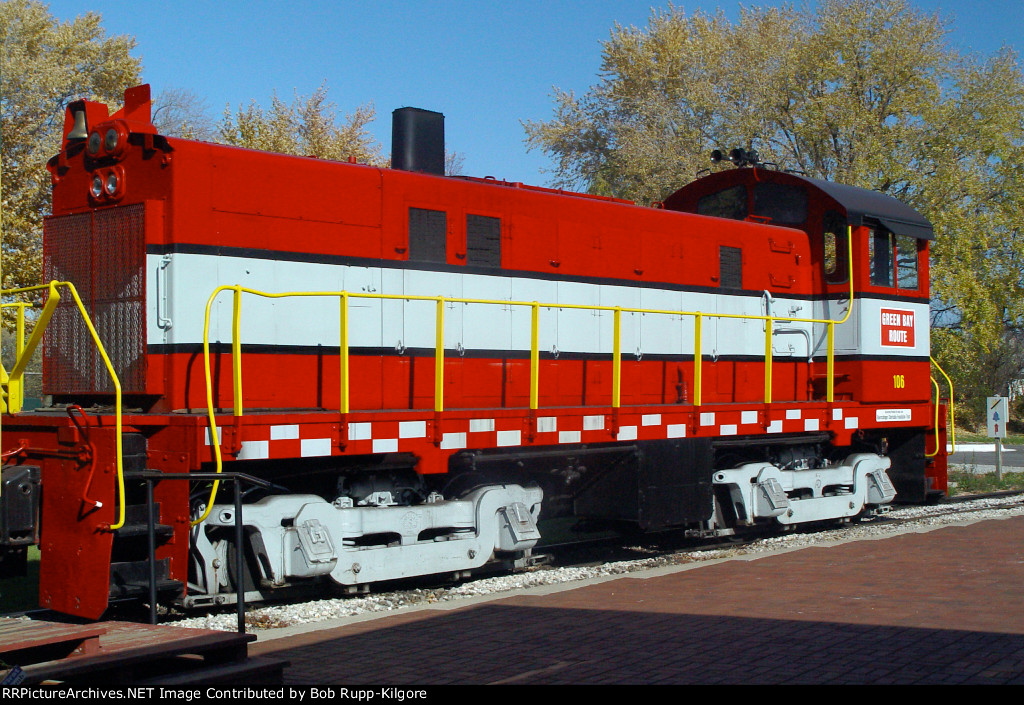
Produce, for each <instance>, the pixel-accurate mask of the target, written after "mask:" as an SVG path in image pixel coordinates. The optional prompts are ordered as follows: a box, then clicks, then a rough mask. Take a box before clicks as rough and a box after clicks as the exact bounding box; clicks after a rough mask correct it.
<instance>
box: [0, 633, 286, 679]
mask: <svg viewBox="0 0 1024 705" xmlns="http://www.w3.org/2000/svg"><path fill="white" fill-rule="evenodd" d="M255 640H256V636H255V635H253V634H238V633H235V632H220V631H210V630H206V629H184V628H181V627H171V626H162V625H150V624H135V623H132V622H100V623H97V624H84V625H83V624H63V623H59V622H43V621H36V620H30V619H11V618H0V662H2V663H3V666H2V668H0V680H3V678H4V677H5V676H6V675H7V673H8V672H9V668H10V667H14V666H18V667H20V668H21V669H22V671H24V675H25V680H24V681H22V684H23V685H31V684H38V683H50V682H52V683H67V684H72V685H79V684H81V685H89V684H103V685H113V684H124V685H173V684H179V683H180V684H185V683H188V684H200V683H201V684H232V683H239V684H242V683H244V684H246V685H253V684H257V685H273V684H278V683H281V681H282V678H283V673H284V667H285V666H286V665H287V662H286V661H282V660H280V659H276V658H266V657H262V658H249V655H248V644H249V642H251V641H255Z"/></svg>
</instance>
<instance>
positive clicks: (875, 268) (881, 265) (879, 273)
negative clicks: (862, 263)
mask: <svg viewBox="0 0 1024 705" xmlns="http://www.w3.org/2000/svg"><path fill="white" fill-rule="evenodd" d="M894 244H895V243H894V242H893V237H892V233H890V232H889V231H887V230H882V229H881V228H872V229H871V235H870V237H869V239H868V259H869V260H870V261H871V283H872V285H874V286H895V285H896V282H895V281H894V278H895V277H894V276H893V275H894V272H893V266H892V262H893V259H892V255H893V249H894V248H893V246H894Z"/></svg>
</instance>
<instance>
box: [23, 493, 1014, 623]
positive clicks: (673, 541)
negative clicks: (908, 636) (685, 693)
mask: <svg viewBox="0 0 1024 705" xmlns="http://www.w3.org/2000/svg"><path fill="white" fill-rule="evenodd" d="M1015 509H1019V510H1021V511H1022V512H1024V492H1019V491H1011V492H991V493H986V494H979V495H969V496H963V497H954V498H951V499H949V500H946V501H943V502H942V503H940V504H935V505H926V506H918V507H900V508H897V509H894V510H892V511H890V512H888V513H885V514H880V515H876V516H874V517H871V518H869V519H864V520H862V521H859V522H851V523H849V524H832V525H825V526H818V527H801V528H800V529H797V530H794V531H790V532H785V533H781V532H775V533H772V534H761V535H750V536H744V537H741V538H736V537H728V538H725V537H720V538H716V539H698V538H694V537H692V536H686V534H685V532H682V531H666V532H659V533H653V534H634V535H631V536H626V537H623V536H616V537H613V536H609V535H599V536H597V537H595V538H588V537H586V536H581V537H580V538H578V539H572V540H564V541H559V542H557V543H552V544H548V545H544V546H541V547H540V548H539V549H538V551H537V552H538V554H540V556H541V557H542V559H541V560H539V561H538V564H537V565H535V566H534V567H533V568H531V569H530V570H527V571H525V572H523V573H516V574H489V575H488V574H483V575H476V574H475V575H474V577H472V578H470V579H468V580H465V581H462V582H458V583H452V582H449V581H443V580H436V579H435V580H433V581H431V580H429V579H426V578H420V579H416V580H410V581H406V582H404V583H401V584H397V583H396V584H394V585H391V586H389V589H388V590H387V591H381V592H374V593H371V594H369V595H363V596H359V597H340V598H336V599H317V600H314V601H305V602H303V601H295V602H279V603H271V604H251V605H249V606H247V623H248V625H249V627H251V628H270V629H272V628H274V627H279V626H288V625H291V624H297V623H301V622H306V621H324V620H326V619H332V618H337V617H346V616H354V615H356V614H361V613H366V612H383V611H388V610H393V609H399V608H403V607H410V606H416V605H422V604H424V603H427V604H429V603H436V602H443V601H449V600H457V599H463V598H464V597H466V596H470V595H482V594H489V593H502V592H507V591H508V590H514V589H519V588H523V587H531V586H534V585H540V584H553V583H560V582H572V581H575V580H581V579H587V578H588V577H601V576H608V575H612V576H614V575H620V574H627V573H629V572H634V571H637V570H644V569H649V568H653V567H658V566H667V565H674V564H676V565H677V564H685V563H695V562H700V561H703V560H708V559H712V558H728V557H731V556H735V555H742V554H749V553H756V552H767V551H772V550H777V549H779V548H789V547H794V548H795V547H801V546H805V545H813V544H816V543H825V542H829V541H834V540H840V539H856V538H857V537H858V534H863V535H869V534H887V533H895V532H896V531H898V530H900V527H902V526H905V525H910V524H913V523H914V522H918V523H922V524H933V523H935V522H936V521H941V520H943V519H944V518H949V517H956V516H963V517H965V518H968V517H970V516H976V515H977V514H978V513H980V512H985V511H1003V510H1005V511H1013V510H1015ZM862 537H863V536H862ZM125 609H126V608H125V607H123V606H122V607H119V608H118V609H115V610H114V611H113V614H114V615H115V616H116V618H119V619H125V618H126V617H125V614H126V612H125ZM304 612H305V613H306V614H303V613H304ZM19 615H26V616H29V617H32V618H36V619H54V620H58V621H59V620H62V619H66V618H63V617H61V616H60V615H56V614H54V613H52V612H49V611H46V610H33V611H29V612H22V613H18V615H6V616H19ZM310 615H312V617H311V616H310ZM138 619H139V621H144V619H145V617H144V616H142V613H141V612H140V614H139V617H138ZM235 619H236V617H235V614H234V610H233V608H232V607H228V608H225V609H224V610H222V611H210V612H207V613H205V615H203V616H197V615H196V614H195V613H189V614H187V615H186V614H182V613H179V612H176V611H172V612H171V613H170V614H165V615H164V616H162V618H161V620H162V622H163V621H164V620H166V623H169V624H176V625H180V626H195V627H205V628H223V629H234V628H235V626H236V622H235Z"/></svg>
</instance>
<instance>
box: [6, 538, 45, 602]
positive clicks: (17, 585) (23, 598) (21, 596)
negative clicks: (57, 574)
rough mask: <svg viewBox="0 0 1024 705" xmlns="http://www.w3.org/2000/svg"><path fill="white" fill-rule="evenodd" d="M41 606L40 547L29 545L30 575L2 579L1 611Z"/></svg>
mask: <svg viewBox="0 0 1024 705" xmlns="http://www.w3.org/2000/svg"><path fill="white" fill-rule="evenodd" d="M37 607H39V548H38V547H36V546H29V549H28V575H26V576H25V577H24V578H5V579H3V580H0V613H7V612H21V611H22V610H34V609H36V608H37Z"/></svg>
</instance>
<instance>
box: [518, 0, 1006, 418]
mask: <svg viewBox="0 0 1024 705" xmlns="http://www.w3.org/2000/svg"><path fill="white" fill-rule="evenodd" d="M946 35H947V29H946V26H945V24H944V22H943V20H942V18H941V17H940V16H938V15H937V14H928V13H924V12H920V11H918V10H916V9H914V8H913V7H912V6H911V5H910V3H908V2H907V1H906V0H822V1H821V2H818V3H816V4H815V5H814V6H807V5H805V6H803V7H802V8H800V9H794V8H793V7H791V6H784V7H779V8H762V7H750V8H742V9H741V11H740V17H739V20H738V21H737V22H735V23H733V22H730V21H729V20H727V19H726V17H725V15H724V14H723V13H721V12H718V13H717V14H713V15H711V14H705V13H701V12H697V13H696V14H693V15H687V14H686V13H685V12H683V10H682V9H679V8H676V7H673V6H669V8H668V9H667V10H664V11H654V12H653V13H652V16H651V18H650V22H649V25H648V26H647V27H646V28H636V27H621V26H616V27H615V28H614V29H613V31H612V33H611V37H610V38H609V39H608V40H607V41H605V42H604V43H603V48H604V49H603V61H602V65H601V67H600V73H599V80H598V82H597V84H596V85H595V86H593V87H592V88H591V89H590V90H589V91H588V92H587V93H586V94H585V95H583V96H579V97H577V96H575V95H573V94H571V93H567V92H564V91H558V92H556V95H555V101H556V104H555V115H554V118H553V119H552V120H550V121H547V122H528V123H526V124H525V128H526V134H527V145H528V146H529V147H531V148H534V149H541V150H543V151H545V152H547V153H548V154H549V155H550V156H551V157H552V159H553V160H554V176H555V179H554V181H555V184H556V185H558V186H563V187H568V188H580V187H582V188H584V189H586V190H589V191H592V192H596V193H603V194H607V195H614V196H620V197H624V198H632V199H634V200H637V201H639V202H646V203H649V202H652V201H657V200H661V199H662V198H664V197H665V196H666V195H667V194H669V193H671V192H672V191H674V190H675V189H677V188H679V187H680V186H682V185H683V184H685V183H687V182H689V181H690V180H692V179H693V178H694V177H695V175H696V173H697V172H698V170H700V169H704V168H706V167H709V166H711V165H710V163H709V162H708V154H709V153H710V151H711V150H712V149H715V148H720V149H723V150H724V151H726V152H728V150H729V149H730V148H732V147H744V148H748V149H749V148H754V149H756V150H757V152H758V153H759V155H760V157H761V159H762V160H763V161H766V162H774V163H775V165H777V167H778V168H782V169H794V170H797V171H800V172H802V173H804V174H807V175H808V176H811V177H816V178H823V179H829V180H831V181H836V182H839V183H846V184H851V185H854V186H860V187H863V188H868V189H874V190H877V191H881V192H883V193H887V194H889V195H892V196H894V197H896V198H898V199H900V200H902V201H904V202H906V203H908V204H910V205H911V206H913V207H915V208H917V209H918V210H920V211H921V212H922V213H924V214H925V215H926V216H927V217H928V218H929V219H930V220H931V221H932V222H933V223H934V225H935V230H936V233H937V238H938V239H937V240H936V242H935V243H934V247H933V249H932V267H931V273H932V293H933V301H932V304H933V319H934V322H935V324H936V325H937V326H938V328H937V329H936V331H935V332H934V334H933V350H934V352H935V354H936V356H937V358H938V359H939V360H940V362H942V364H943V365H944V366H946V368H947V369H948V370H950V371H951V372H952V373H953V374H954V376H955V379H956V381H957V382H958V386H959V387H960V389H961V390H962V391H963V392H964V393H965V395H966V396H968V397H969V398H970V399H971V401H972V402H975V401H977V400H979V399H981V400H983V398H984V397H985V396H986V395H990V394H995V393H1005V391H1006V386H1007V384H1008V383H1010V382H1011V381H1012V380H1014V379H1016V378H1020V377H1021V376H1022V375H1024V278H1022V277H1024V266H1022V265H1024V232H1022V230H1021V216H1020V214H1021V213H1022V212H1024V166H1022V165H1021V160H1020V156H1019V155H1020V154H1021V153H1022V149H1024V78H1022V73H1021V67H1020V65H1019V63H1018V61H1017V57H1016V55H1015V54H1014V53H1013V52H1012V51H1010V50H1008V49H1004V50H1002V51H1000V52H998V53H997V54H995V55H994V56H992V57H988V58H987V59H985V60H980V59H978V58H975V57H969V56H961V55H959V54H957V53H956V52H955V51H953V50H952V49H951V48H950V47H949V46H948V44H947V42H946ZM729 168H731V167H729ZM978 409H979V410H980V407H978Z"/></svg>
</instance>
